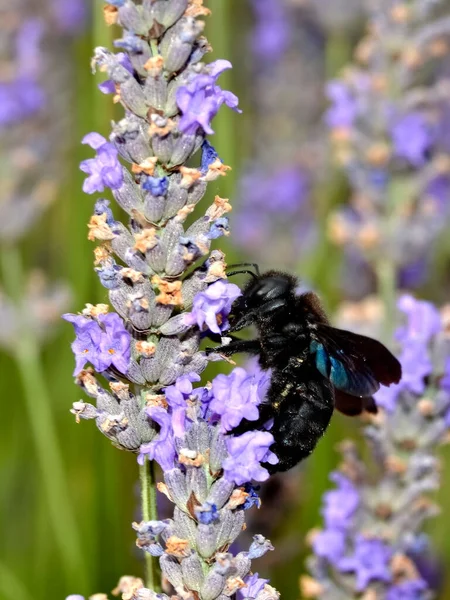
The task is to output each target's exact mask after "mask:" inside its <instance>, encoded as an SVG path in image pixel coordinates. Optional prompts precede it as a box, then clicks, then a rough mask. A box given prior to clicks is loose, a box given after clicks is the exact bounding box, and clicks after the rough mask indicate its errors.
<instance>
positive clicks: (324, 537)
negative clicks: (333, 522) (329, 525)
mask: <svg viewBox="0 0 450 600" xmlns="http://www.w3.org/2000/svg"><path fill="white" fill-rule="evenodd" d="M345 539H346V534H345V533H344V532H343V531H342V530H340V529H325V530H323V531H320V532H319V533H317V534H316V535H315V536H314V538H313V542H312V547H313V549H314V553H315V554H316V556H320V557H321V558H326V559H327V560H328V561H329V562H330V563H331V564H332V565H335V566H336V565H337V564H338V561H339V560H340V559H341V558H342V557H343V556H344V554H345Z"/></svg>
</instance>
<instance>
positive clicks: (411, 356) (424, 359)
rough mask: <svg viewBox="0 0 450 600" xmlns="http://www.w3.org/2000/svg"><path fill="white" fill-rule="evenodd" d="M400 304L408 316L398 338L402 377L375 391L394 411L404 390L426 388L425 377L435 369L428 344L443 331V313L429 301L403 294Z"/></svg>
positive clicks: (386, 408) (377, 399)
mask: <svg viewBox="0 0 450 600" xmlns="http://www.w3.org/2000/svg"><path fill="white" fill-rule="evenodd" d="M397 306H398V308H399V309H400V310H401V311H402V312H403V313H404V314H405V315H406V318H407V320H406V324H405V325H404V326H402V327H400V328H399V329H398V330H397V333H396V338H397V340H398V341H399V342H400V343H401V345H402V351H401V354H400V356H399V360H400V362H401V365H402V379H401V381H400V383H398V384H395V385H391V386H390V387H389V388H386V387H382V388H381V389H380V390H379V391H378V392H377V393H376V394H375V399H376V401H377V404H378V405H379V406H380V407H382V408H384V410H386V411H387V412H389V413H392V412H393V411H394V410H395V404H396V401H397V398H398V396H399V394H400V393H401V392H402V391H408V392H412V393H414V394H422V393H423V392H424V391H425V387H426V382H425V378H426V377H427V376H428V375H430V373H431V372H432V369H433V364H432V362H431V358H430V353H429V349H428V345H429V343H430V341H431V339H432V337H433V336H435V335H436V334H438V333H439V332H440V331H441V330H442V319H441V315H440V313H439V311H438V310H437V308H436V307H435V306H433V304H431V303H430V302H425V301H423V300H416V299H415V298H414V297H413V296H410V295H403V296H401V297H400V299H399V300H398V303H397Z"/></svg>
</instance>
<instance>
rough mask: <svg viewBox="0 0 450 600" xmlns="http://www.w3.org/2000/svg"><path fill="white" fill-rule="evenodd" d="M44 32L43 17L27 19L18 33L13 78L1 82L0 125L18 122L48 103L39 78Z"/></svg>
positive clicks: (41, 65) (41, 66)
mask: <svg viewBox="0 0 450 600" xmlns="http://www.w3.org/2000/svg"><path fill="white" fill-rule="evenodd" d="M43 35H44V23H43V21H42V20H41V19H28V20H25V21H24V23H23V24H22V25H21V28H20V30H19V31H18V33H17V38H16V40H15V53H16V55H15V63H16V65H15V67H16V70H15V74H14V78H12V79H11V80H8V81H3V82H0V126H2V125H3V126H5V125H11V124H14V123H17V122H19V121H21V120H23V119H26V118H27V117H29V116H31V115H34V114H35V113H37V112H39V111H40V110H41V109H42V108H43V107H44V106H45V99H46V98H45V93H44V90H43V89H42V87H41V83H40V81H39V77H40V74H41V71H42V68H43V64H42V62H43V57H42V53H41V49H40V45H41V40H42V36H43Z"/></svg>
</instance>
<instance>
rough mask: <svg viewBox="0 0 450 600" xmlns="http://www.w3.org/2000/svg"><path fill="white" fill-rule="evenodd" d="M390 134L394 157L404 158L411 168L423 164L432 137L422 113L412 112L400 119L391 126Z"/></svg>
mask: <svg viewBox="0 0 450 600" xmlns="http://www.w3.org/2000/svg"><path fill="white" fill-rule="evenodd" d="M391 134H392V143H393V145H394V153H395V155H396V156H398V157H399V158H404V159H405V160H407V161H408V162H409V163H411V165H413V167H421V166H423V165H424V164H425V162H426V160H427V153H428V150H429V149H430V147H431V144H432V142H433V137H432V132H431V129H430V126H429V124H428V123H427V120H426V118H425V116H424V115H423V114H422V113H420V112H413V113H410V114H408V115H405V116H403V117H401V118H400V119H399V120H398V121H396V123H395V124H394V125H393V126H392V131H391Z"/></svg>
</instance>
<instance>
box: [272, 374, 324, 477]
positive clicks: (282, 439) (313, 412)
mask: <svg viewBox="0 0 450 600" xmlns="http://www.w3.org/2000/svg"><path fill="white" fill-rule="evenodd" d="M268 399H269V401H270V402H271V403H272V406H273V407H274V409H275V416H274V423H273V427H272V429H271V430H270V431H271V433H272V435H273V437H274V440H275V443H274V444H273V445H272V446H271V448H270V449H271V450H272V452H274V453H275V454H276V455H277V457H278V458H279V463H278V464H276V465H269V464H264V467H265V468H266V469H268V470H269V472H271V473H274V472H277V471H287V470H288V469H290V468H291V467H293V466H295V465H296V464H297V463H298V462H300V461H301V460H303V459H304V458H306V457H307V456H309V455H310V454H311V452H312V451H313V450H314V448H315V446H316V444H317V442H318V441H319V439H320V438H321V437H322V435H323V434H324V433H325V430H326V428H327V427H328V424H329V422H330V419H331V415H332V414H333V407H334V397H333V390H332V386H331V384H330V383H329V382H328V381H327V380H326V379H325V378H320V379H317V376H316V379H315V380H308V379H307V378H305V380H304V381H300V382H299V381H298V380H297V381H296V380H292V379H289V378H287V377H285V376H284V375H283V373H282V372H280V373H273V375H272V383H271V386H270V389H269V392H268Z"/></svg>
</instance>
